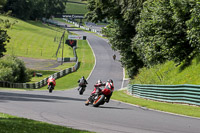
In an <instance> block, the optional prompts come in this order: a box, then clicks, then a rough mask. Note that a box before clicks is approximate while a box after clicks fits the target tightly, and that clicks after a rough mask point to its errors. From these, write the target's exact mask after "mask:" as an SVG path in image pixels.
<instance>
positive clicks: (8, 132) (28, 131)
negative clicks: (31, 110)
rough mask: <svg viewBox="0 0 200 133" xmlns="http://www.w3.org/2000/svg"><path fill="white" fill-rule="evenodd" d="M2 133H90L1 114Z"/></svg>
mask: <svg viewBox="0 0 200 133" xmlns="http://www.w3.org/2000/svg"><path fill="white" fill-rule="evenodd" d="M0 132H1V133H89V132H88V131H82V130H76V129H72V128H67V127H63V126H57V125H52V124H48V123H45V122H39V121H34V120H30V119H25V118H19V117H15V116H11V115H7V114H4V113H0Z"/></svg>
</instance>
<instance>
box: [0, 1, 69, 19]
mask: <svg viewBox="0 0 200 133" xmlns="http://www.w3.org/2000/svg"><path fill="white" fill-rule="evenodd" d="M0 5H3V6H2V10H3V11H4V12H8V11H11V12H12V15H13V16H15V17H17V18H20V19H23V20H38V19H41V18H43V17H44V18H50V17H51V16H52V15H55V14H57V13H64V12H65V7H66V6H65V2H63V0H2V3H0Z"/></svg>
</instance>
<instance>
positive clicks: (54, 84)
mask: <svg viewBox="0 0 200 133" xmlns="http://www.w3.org/2000/svg"><path fill="white" fill-rule="evenodd" d="M51 83H52V84H53V86H52V87H53V89H54V87H55V86H56V80H55V78H53V76H50V77H49V78H48V80H47V85H48V87H49V85H50V84H51ZM47 89H48V88H47Z"/></svg>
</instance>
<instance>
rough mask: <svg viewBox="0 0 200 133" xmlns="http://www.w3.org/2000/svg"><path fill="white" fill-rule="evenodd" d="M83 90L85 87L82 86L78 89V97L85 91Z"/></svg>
mask: <svg viewBox="0 0 200 133" xmlns="http://www.w3.org/2000/svg"><path fill="white" fill-rule="evenodd" d="M85 88H86V87H83V86H81V87H80V88H79V94H80V95H83V92H84V91H85Z"/></svg>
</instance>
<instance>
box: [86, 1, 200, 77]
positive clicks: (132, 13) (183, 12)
mask: <svg viewBox="0 0 200 133" xmlns="http://www.w3.org/2000/svg"><path fill="white" fill-rule="evenodd" d="M88 10H89V12H88V13H87V17H88V19H89V20H91V21H93V22H98V21H101V20H103V19H108V20H109V21H110V25H109V26H107V27H106V28H105V29H104V32H105V33H106V34H107V36H108V37H109V41H110V43H111V45H112V47H113V48H114V49H115V50H118V51H119V52H120V54H121V55H122V58H121V62H122V65H123V66H124V67H125V68H126V69H127V71H128V74H129V76H130V77H132V78H133V76H134V75H136V74H137V73H138V70H139V69H140V68H142V67H146V66H148V67H151V66H153V65H156V64H159V63H164V62H165V61H167V60H172V61H174V62H176V63H177V64H181V63H182V62H183V63H185V64H186V65H187V64H189V63H190V62H191V60H192V59H193V58H194V57H195V56H196V55H197V54H198V52H199V43H200V40H199V36H200V32H199V28H200V23H199V20H200V19H199V18H200V15H199V10H200V5H199V0H165V1H163V0H110V1H105V0H89V2H88Z"/></svg>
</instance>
